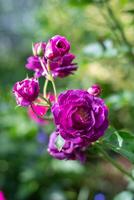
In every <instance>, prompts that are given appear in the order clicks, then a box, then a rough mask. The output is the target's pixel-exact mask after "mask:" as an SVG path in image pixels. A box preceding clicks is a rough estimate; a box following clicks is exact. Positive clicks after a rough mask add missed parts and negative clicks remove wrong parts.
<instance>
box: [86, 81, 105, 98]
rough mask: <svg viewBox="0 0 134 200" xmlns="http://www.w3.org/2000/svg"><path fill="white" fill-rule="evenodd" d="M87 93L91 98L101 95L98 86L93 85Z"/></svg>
mask: <svg viewBox="0 0 134 200" xmlns="http://www.w3.org/2000/svg"><path fill="white" fill-rule="evenodd" d="M87 91H88V93H89V94H91V95H93V96H99V95H100V94H101V91H102V89H101V87H100V86H99V85H97V84H95V85H92V86H91V87H90V88H89V89H88V90H87Z"/></svg>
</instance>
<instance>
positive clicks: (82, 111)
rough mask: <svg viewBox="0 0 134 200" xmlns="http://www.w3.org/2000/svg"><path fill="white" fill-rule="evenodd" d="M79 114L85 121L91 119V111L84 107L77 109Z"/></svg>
mask: <svg viewBox="0 0 134 200" xmlns="http://www.w3.org/2000/svg"><path fill="white" fill-rule="evenodd" d="M77 115H78V116H79V118H80V120H81V121H83V122H86V121H88V120H89V119H90V116H89V113H88V112H87V111H86V110H85V109H84V108H79V109H78V111H77Z"/></svg>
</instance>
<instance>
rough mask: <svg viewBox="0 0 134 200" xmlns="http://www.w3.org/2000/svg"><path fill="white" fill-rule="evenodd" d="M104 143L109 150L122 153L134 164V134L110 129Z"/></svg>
mask: <svg viewBox="0 0 134 200" xmlns="http://www.w3.org/2000/svg"><path fill="white" fill-rule="evenodd" d="M103 142H104V145H105V146H106V147H107V148H109V149H111V150H113V151H115V152H117V153H120V154H121V155H122V156H124V157H126V158H127V159H128V160H129V161H131V162H132V163H134V134H132V133H129V132H127V131H116V130H115V129H114V128H109V129H108V131H107V133H106V135H105V137H104V140H103Z"/></svg>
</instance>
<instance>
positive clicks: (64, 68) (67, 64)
mask: <svg viewBox="0 0 134 200" xmlns="http://www.w3.org/2000/svg"><path fill="white" fill-rule="evenodd" d="M74 59H75V55H73V54H72V53H68V54H66V55H64V56H63V58H62V59H61V61H60V62H53V61H51V62H50V69H51V72H52V75H53V76H54V77H60V78H64V77H66V76H68V75H70V74H73V72H74V71H76V70H77V65H76V63H72V61H73V60H74Z"/></svg>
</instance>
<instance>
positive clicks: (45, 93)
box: [43, 79, 49, 98]
mask: <svg viewBox="0 0 134 200" xmlns="http://www.w3.org/2000/svg"><path fill="white" fill-rule="evenodd" d="M48 82H49V80H48V79H46V80H45V83H44V88H43V96H44V98H46V97H47V86H48Z"/></svg>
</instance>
